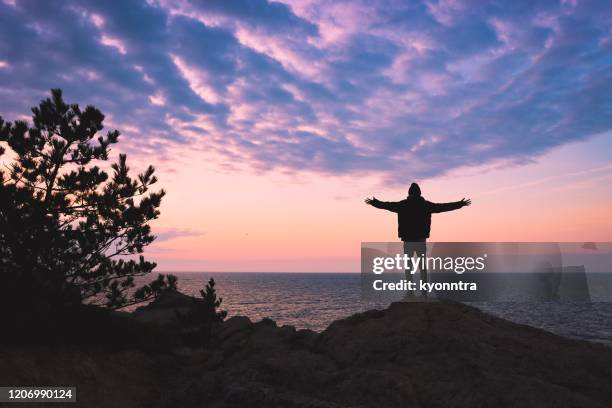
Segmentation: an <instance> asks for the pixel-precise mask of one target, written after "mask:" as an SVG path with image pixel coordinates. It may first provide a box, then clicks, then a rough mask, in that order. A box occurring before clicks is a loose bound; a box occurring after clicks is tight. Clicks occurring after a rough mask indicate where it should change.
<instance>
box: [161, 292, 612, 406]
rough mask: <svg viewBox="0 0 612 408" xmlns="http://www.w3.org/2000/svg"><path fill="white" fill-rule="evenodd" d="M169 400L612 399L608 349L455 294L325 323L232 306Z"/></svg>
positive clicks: (449, 402)
mask: <svg viewBox="0 0 612 408" xmlns="http://www.w3.org/2000/svg"><path fill="white" fill-rule="evenodd" d="M180 381H181V382H187V383H188V384H189V385H188V388H189V389H190V390H197V392H193V393H183V394H180V395H176V394H174V395H172V396H171V397H170V398H169V399H168V400H167V401H165V402H166V403H167V404H168V406H170V405H174V404H178V405H182V406H198V405H200V404H204V405H205V406H207V407H389V408H390V407H602V408H603V407H612V387H610V384H612V349H610V348H607V347H605V346H602V345H598V344H591V343H587V342H582V341H574V340H569V339H565V338H562V337H558V336H555V335H553V334H550V333H548V332H544V331H542V330H538V329H534V328H531V327H527V326H521V325H517V324H514V323H511V322H508V321H505V320H502V319H499V318H495V317H492V316H489V315H487V314H484V313H482V312H480V311H479V310H477V309H474V308H472V307H469V306H465V305H462V304H457V303H443V302H442V303H438V302H427V303H394V304H392V305H391V306H390V307H389V308H388V309H386V310H382V311H369V312H365V313H362V314H357V315H354V316H351V317H349V318H346V319H343V320H339V321H336V322H334V323H333V324H332V325H330V326H329V328H328V329H327V330H325V331H324V332H323V333H321V334H317V333H314V332H311V331H308V330H297V331H296V330H295V329H294V328H293V327H289V326H283V327H277V326H276V324H275V323H274V322H272V321H269V320H268V321H266V320H264V321H262V322H258V323H254V324H253V323H251V322H250V321H249V320H248V319H246V318H244V317H234V318H231V319H229V320H228V321H227V322H225V323H224V324H223V325H222V328H221V330H220V331H219V332H218V333H217V338H216V342H215V343H214V346H213V350H212V351H208V352H205V353H204V356H202V359H201V362H200V364H199V365H198V366H197V367H192V368H191V370H188V371H187V372H184V373H183V375H181V376H180Z"/></svg>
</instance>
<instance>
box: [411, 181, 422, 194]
mask: <svg viewBox="0 0 612 408" xmlns="http://www.w3.org/2000/svg"><path fill="white" fill-rule="evenodd" d="M420 196H421V187H419V185H418V184H417V183H412V184H411V185H410V188H409V189H408V197H420Z"/></svg>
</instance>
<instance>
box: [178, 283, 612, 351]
mask: <svg viewBox="0 0 612 408" xmlns="http://www.w3.org/2000/svg"><path fill="white" fill-rule="evenodd" d="M175 275H177V276H178V278H179V283H178V286H179V290H181V291H182V292H184V293H186V294H190V295H194V296H195V295H198V294H199V291H200V289H202V288H203V287H204V285H205V284H206V282H207V281H208V279H209V278H211V277H212V278H214V279H215V282H216V283H217V285H216V288H217V293H218V295H220V296H221V297H222V298H223V305H222V309H224V310H227V311H228V314H229V316H235V315H243V316H248V317H249V318H251V320H254V321H257V320H260V319H262V318H264V317H269V318H271V319H273V320H275V321H276V322H277V323H278V324H279V325H282V324H289V325H293V326H295V327H297V328H308V329H312V330H317V331H321V330H324V329H325V328H326V327H327V326H328V325H329V324H330V323H331V322H332V321H334V320H336V319H339V318H343V317H347V316H349V315H351V314H354V313H357V312H360V311H364V310H368V309H372V308H384V307H386V306H388V304H389V303H390V302H392V301H394V300H399V299H401V294H399V293H398V294H396V295H395V296H390V297H389V298H388V299H386V300H385V301H378V302H372V301H369V302H368V301H364V300H363V299H362V296H361V280H360V274H359V273H227V272H226V273H219V272H216V273H213V272H202V273H200V272H198V273H175ZM472 304H473V305H474V306H476V307H479V308H481V309H482V310H484V311H486V312H489V313H491V314H494V315H497V316H500V317H503V318H505V319H508V320H512V321H514V322H517V323H521V324H527V325H530V326H534V327H539V328H542V329H545V330H548V331H551V332H553V333H556V334H559V335H562V336H567V337H571V338H579V339H584V340H590V341H597V342H601V343H605V344H607V345H610V346H612V303H611V302H594V303H586V302H576V303H568V302H560V303H556V302H538V303H533V302H531V303H510V302H505V303H485V302H479V303H472Z"/></svg>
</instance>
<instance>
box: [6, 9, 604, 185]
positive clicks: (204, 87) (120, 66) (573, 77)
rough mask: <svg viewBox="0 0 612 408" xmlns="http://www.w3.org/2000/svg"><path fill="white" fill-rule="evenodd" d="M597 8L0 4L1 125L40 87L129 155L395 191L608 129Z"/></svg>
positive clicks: (42, 92)
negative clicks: (107, 127) (226, 163)
mask: <svg viewBox="0 0 612 408" xmlns="http://www.w3.org/2000/svg"><path fill="white" fill-rule="evenodd" d="M610 16H612V5H611V4H610V3H609V2H605V1H602V2H597V1H580V2H573V1H561V2H554V1H542V2H533V1H524V2H520V1H518V2H514V1H513V2H473V1H467V0H466V1H461V0H452V1H451V0H441V1H423V2H406V3H404V2H392V1H390V2H383V3H372V2H366V1H355V0H351V1H346V2H342V1H341V2H333V3H331V4H330V3H328V2H326V1H323V0H309V1H297V0H295V1H293V0H292V1H289V0H286V1H284V2H268V1H267V0H240V1H235V2H234V1H232V2H227V1H206V2H196V1H187V0H183V1H179V2H170V1H165V0H160V1H158V2H155V1H144V0H143V1H142V2H126V3H115V2H101V1H100V2H95V1H80V0H74V1H67V2H62V3H60V4H57V3H56V4H50V3H41V2H35V1H19V0H18V1H15V3H14V4H12V2H2V3H0V98H2V99H1V102H0V112H2V115H3V116H4V117H5V118H6V119H13V118H16V117H17V116H18V115H23V114H24V113H27V112H28V108H29V106H30V105H33V104H35V103H36V102H37V101H38V100H39V99H41V98H43V97H44V96H45V95H46V93H47V92H48V89H49V88H51V87H61V88H63V89H64V90H65V93H66V95H67V97H68V98H69V99H70V100H76V101H79V102H81V103H90V104H95V105H97V106H98V107H100V108H101V109H102V110H103V111H104V112H108V113H109V115H110V122H111V124H112V125H113V126H117V127H119V128H120V130H123V131H124V133H127V134H128V136H129V140H130V142H129V144H128V148H129V149H130V150H132V151H134V152H136V153H137V154H138V153H141V154H146V155H148V156H151V155H152V154H157V155H159V157H160V158H163V157H164V154H165V153H166V152H167V151H169V150H170V149H172V150H173V151H174V149H181V148H186V149H198V150H199V149H201V150H202V151H208V152H211V151H212V152H216V153H217V154H221V155H223V156H225V157H227V158H228V160H230V161H241V162H246V163H250V164H252V165H253V166H254V167H257V168H264V169H274V168H283V169H285V170H289V171H302V170H313V171H318V172H325V173H348V172H354V171H375V172H380V173H383V174H387V175H388V176H389V177H390V178H391V179H393V180H398V181H399V180H405V179H406V178H415V177H416V178H420V177H427V176H433V175H437V174H441V173H444V172H445V171H448V170H450V169H452V168H455V167H457V166H462V165H470V164H482V163H486V162H488V161H491V160H495V159H509V160H512V161H517V162H520V161H524V160H527V159H529V158H531V157H534V156H536V155H538V154H541V153H543V152H546V151H547V150H549V149H551V148H553V147H555V146H559V145H562V144H564V143H567V142H570V141H574V140H580V139H584V138H587V137H589V136H591V135H594V134H597V133H600V132H604V131H607V130H610V129H611V128H612V115H611V113H612V112H611V111H612V105H611V104H610V98H609V92H610V89H611V86H612V30H611V29H610V27H612V17H610Z"/></svg>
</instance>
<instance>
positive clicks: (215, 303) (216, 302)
mask: <svg viewBox="0 0 612 408" xmlns="http://www.w3.org/2000/svg"><path fill="white" fill-rule="evenodd" d="M193 301H194V304H193V305H192V307H191V308H190V309H189V311H188V312H187V313H184V314H183V313H180V312H178V311H177V319H178V322H179V325H180V327H181V331H182V337H183V341H184V343H185V344H186V345H189V346H204V345H206V344H207V343H208V342H209V340H210V337H211V333H212V330H213V329H214V327H215V326H216V325H218V324H219V323H221V322H223V320H224V319H225V317H226V316H227V312H226V311H225V310H219V308H220V307H221V303H223V298H220V297H219V298H218V297H217V290H216V289H215V280H214V279H213V278H210V280H209V281H208V283H207V284H206V287H205V288H204V289H202V290H200V298H195V297H194V298H193Z"/></svg>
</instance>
